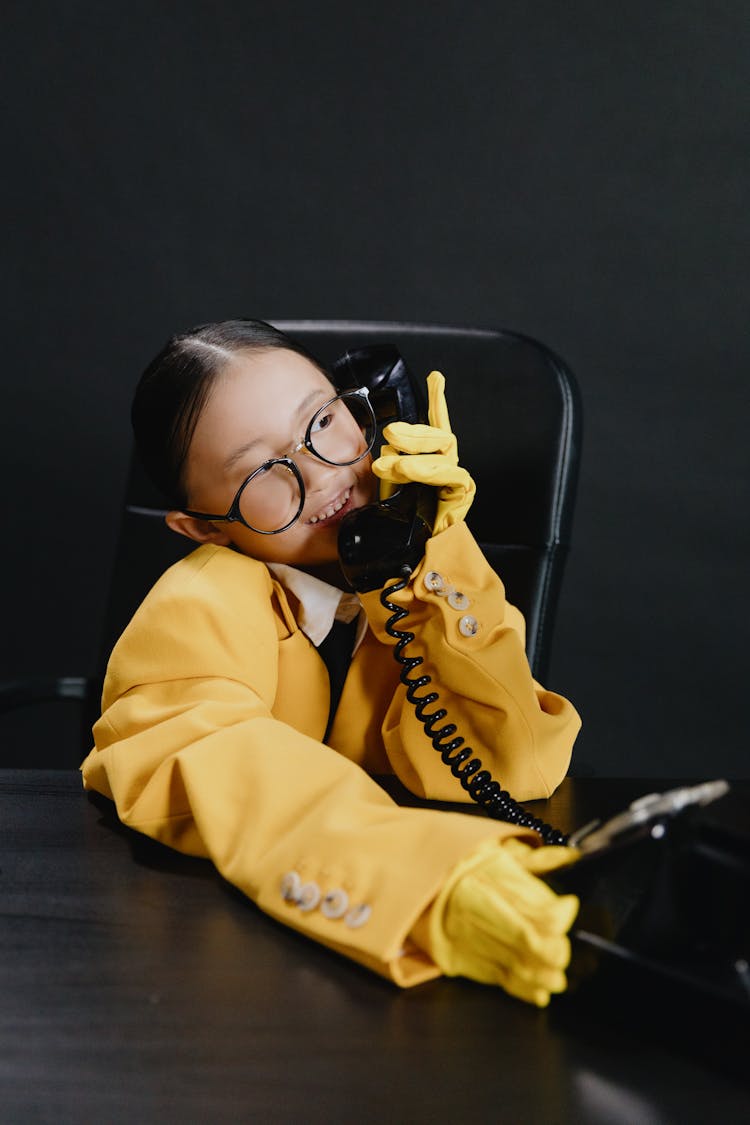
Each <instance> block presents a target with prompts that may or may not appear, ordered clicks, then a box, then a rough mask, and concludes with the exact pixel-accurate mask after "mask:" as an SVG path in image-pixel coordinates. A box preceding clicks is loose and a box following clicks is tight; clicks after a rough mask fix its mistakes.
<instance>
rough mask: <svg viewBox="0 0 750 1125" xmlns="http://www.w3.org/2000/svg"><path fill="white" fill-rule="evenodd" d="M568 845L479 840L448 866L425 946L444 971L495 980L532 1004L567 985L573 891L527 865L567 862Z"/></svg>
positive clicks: (571, 854) (540, 867) (571, 852)
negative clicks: (561, 890) (558, 888)
mask: <svg viewBox="0 0 750 1125" xmlns="http://www.w3.org/2000/svg"><path fill="white" fill-rule="evenodd" d="M578 854H579V853H578V852H577V851H576V850H575V849H573V848H565V847H539V848H532V847H531V846H530V845H528V844H525V843H523V842H522V841H521V840H518V839H510V840H504V841H502V842H501V843H496V842H495V841H487V842H486V843H484V844H482V845H481V846H480V847H479V849H478V850H477V851H475V852H474V853H473V854H472V855H471V856H469V858H468V859H466V860H464V861H463V862H462V863H460V864H459V865H458V866H457V867H456V868H454V870H453V872H452V873H451V875H450V877H449V879H448V881H447V883H446V885H445V886H444V887H443V888H442V890H441V892H440V894H439V895H438V897H437V899H436V900H435V903H434V905H433V907H432V910H431V911H430V917H429V931H428V932H429V944H430V950H429V952H430V953H431V955H432V958H433V960H434V961H435V963H436V964H437V965H438V966H439V967H440V968H441V969H442V970H443V972H444V973H445V974H446V975H447V976H464V977H469V978H470V979H471V980H476V981H481V982H483V983H484V984H499V985H501V986H502V987H503V988H504V989H505V991H506V992H509V993H510V994H511V995H512V996H516V997H518V998H519V999H520V1000H526V1001H527V1002H528V1003H530V1004H536V1005H537V1006H538V1007H540V1008H544V1007H546V1006H547V1004H548V1003H549V1000H550V994H551V993H553V992H564V991H565V988H566V987H567V981H566V979H565V969H566V968H567V966H568V964H569V962H570V941H569V939H568V938H567V936H566V934H567V931H568V930H569V929H570V927H571V925H572V924H573V920H574V918H575V916H576V914H577V913H578V907H579V902H578V899H577V898H576V896H575V895H556V894H555V892H554V891H553V890H552V889H551V888H550V887H548V886H547V884H546V883H543V882H542V881H541V880H540V879H537V878H536V876H535V875H534V874H532V872H534V871H538V872H543V871H551V870H553V869H554V868H556V867H560V866H562V865H564V864H566V863H571V862H574V861H575V860H576V859H577V858H578Z"/></svg>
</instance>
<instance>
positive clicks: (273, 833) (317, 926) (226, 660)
mask: <svg viewBox="0 0 750 1125" xmlns="http://www.w3.org/2000/svg"><path fill="white" fill-rule="evenodd" d="M434 573H437V574H439V575H440V576H441V577H442V578H443V580H444V589H445V588H446V587H452V588H453V589H455V590H456V591H459V592H461V593H463V594H464V595H465V597H466V598H468V601H469V605H468V606H467V605H466V604H465V602H464V600H463V599H455V598H453V599H449V598H447V597H446V596H445V595H444V592H443V594H442V595H441V594H440V593H437V592H435V590H434V589H433V586H434V585H435V583H434V582H432V581H431V580H430V578H429V577H428V576H429V575H431V574H434ZM395 600H397V601H400V602H401V603H402V604H403V605H404V606H405V607H406V608H408V610H409V619H408V628H410V629H411V630H413V631H414V633H415V634H416V639H415V641H414V642H413V643H412V645H411V646H410V648H409V653H410V654H412V653H414V654H419V655H422V656H423V657H424V661H425V663H424V669H425V670H426V671H427V672H429V673H430V675H431V676H432V677H433V680H434V684H435V686H436V688H437V689H438V690H439V692H440V704H441V706H445V707H446V708H447V711H448V716H449V719H450V720H451V721H454V722H456V724H457V726H458V728H459V731H460V733H461V734H462V735H463V736H464V737H465V738H466V740H467V742H468V743H469V744H470V745H471V746H472V747H474V749H475V751H476V752H477V753H478V754H479V756H480V757H481V758H482V759H483V762H484V764H485V766H486V767H487V768H488V769H489V770H490V771H491V772H492V774H493V776H494V777H496V778H498V779H499V780H501V781H502V784H503V786H504V787H505V788H507V789H508V790H509V791H510V792H511V793H512V794H513V795H514V796H515V797H516V798H517V799H520V800H524V799H529V798H533V797H543V796H547V795H549V794H550V793H551V792H552V790H553V789H554V787H555V786H556V785H557V784H558V783H559V781H560V780H561V779H562V777H563V776H564V774H565V772H566V769H567V766H568V761H569V757H570V752H571V748H572V744H573V741H574V739H575V736H576V734H577V732H578V729H579V726H580V721H579V719H578V716H577V714H576V712H575V710H574V709H573V707H572V706H571V705H570V704H569V703H568V702H567V701H566V700H564V699H563V698H562V697H560V696H558V695H555V694H554V693H552V692H547V691H545V690H544V689H543V688H541V687H540V686H539V685H538V684H536V683H535V682H534V681H533V679H532V677H531V674H530V672H529V667H528V663H527V661H526V658H525V655H524V648H523V619H522V617H521V615H520V614H519V613H518V611H517V610H515V609H514V608H513V607H511V606H510V605H508V604H507V603H506V602H505V597H504V591H503V586H502V583H501V582H500V581H499V579H498V578H497V576H496V575H495V574H494V572H493V571H492V569H491V568H490V567H489V565H488V564H487V562H486V561H485V559H484V557H483V555H482V554H481V552H480V550H479V548H478V547H477V545H476V544H475V543H474V541H473V539H472V537H471V535H470V533H469V531H468V529H467V528H466V526H465V525H464V524H461V523H459V524H455V525H454V526H453V527H450V528H448V529H447V530H445V531H443V532H442V533H441V534H440V535H437V536H435V537H434V538H433V539H431V540H430V541H429V542H428V545H427V551H426V555H425V558H424V559H423V560H422V563H421V564H420V566H419V567H418V568H417V570H416V571H415V573H414V576H413V579H412V581H411V583H410V585H409V587H408V588H407V589H406V590H404V591H403V592H402V593H401V594H400V595H398V596H397V597H396V599H395ZM452 602H453V603H456V604H459V605H460V606H461V608H454V607H453V605H452V604H451V603H452ZM363 603H364V605H365V610H366V612H367V616H368V619H369V623H370V629H369V630H368V632H367V634H366V635H365V639H364V641H363V643H362V645H361V646H360V648H359V649H358V650H357V652H356V654H355V656H354V659H353V661H352V664H351V667H350V670H349V673H348V676H347V679H346V682H345V684H344V689H343V693H342V696H341V700H340V703H339V707H338V710H337V713H336V718H335V721H334V723H333V726H332V729H331V732H330V735H329V738H328V744H327V745H324V744H323V743H322V741H321V740H322V738H323V737H324V732H325V729H326V723H327V719H328V708H329V685H328V672H327V669H326V666H325V664H324V662H323V660H322V659H321V657H320V655H319V653H318V652H317V650H316V649H315V648H314V647H313V645H312V644H311V643H310V641H309V640H308V638H307V637H306V636H305V634H304V633H303V632H302V631H301V629H300V628H299V626H298V624H297V620H296V617H295V605H294V603H293V599H292V597H291V595H287V594H286V593H285V591H284V589H283V588H282V587H281V586H280V585H279V583H278V582H277V581H275V580H274V579H273V578H272V576H271V574H270V573H269V571H268V569H267V568H266V566H265V565H263V564H262V563H259V562H257V561H255V560H253V559H250V558H247V557H246V556H244V555H241V554H238V553H236V552H234V551H232V550H230V549H228V548H226V547H216V546H202V547H200V548H198V549H197V550H196V551H194V552H193V553H192V554H191V555H189V556H188V557H187V558H186V559H183V560H182V561H181V562H179V563H177V564H176V565H175V566H173V567H172V568H171V569H170V570H168V571H167V572H166V574H165V575H164V576H163V577H162V578H161V579H160V580H159V581H158V582H157V583H156V585H155V586H154V588H153V590H152V591H151V592H150V594H149V595H148V596H147V598H146V599H145V601H144V602H143V604H142V605H141V607H140V609H139V610H138V611H137V613H136V614H135V616H134V618H133V620H132V621H131V623H130V625H129V626H128V628H127V629H126V630H125V632H124V634H123V636H122V637H121V639H120V640H119V642H118V644H117V645H116V647H115V649H114V652H113V653H112V657H111V659H110V663H109V667H108V670H107V676H106V680H105V684H104V693H103V699H102V716H101V718H100V719H99V721H98V722H97V724H96V725H95V727H94V740H95V747H94V749H93V750H92V751H91V753H90V754H89V755H88V757H87V758H86V760H85V761H84V763H83V765H82V767H81V768H82V771H83V779H84V785H85V786H86V787H87V788H93V789H96V790H98V791H99V792H101V793H103V794H105V795H106V796H107V797H110V798H111V799H113V800H114V801H115V802H116V805H117V809H118V813H119V816H120V818H121V819H122V821H123V822H124V823H125V824H128V825H130V826H131V827H132V828H134V829H137V830H138V831H141V832H144V833H146V834H147V835H149V836H152V837H154V838H155V839H157V840H160V841H161V842H163V843H165V844H168V845H170V846H172V847H174V848H177V849H178V850H180V851H182V852H186V853H188V854H191V855H197V856H204V857H208V858H210V859H211V860H212V861H213V862H214V863H215V865H216V867H217V868H218V870H219V871H220V872H221V874H222V875H223V876H224V877H225V878H226V879H228V880H229V881H230V882H231V883H233V884H235V885H236V886H237V887H239V888H240V889H241V890H242V891H243V892H244V893H245V894H247V895H248V896H249V897H250V898H251V899H252V900H254V901H255V902H256V903H257V904H258V905H259V907H260V908H261V909H262V910H264V911H266V912H267V913H268V914H270V915H272V916H273V917H274V918H277V919H279V920H280V921H282V922H284V923H285V924H287V925H290V926H292V927H294V928H296V929H298V930H300V931H302V932H304V933H305V934H307V935H309V936H310V937H312V938H314V939H315V940H317V941H319V942H322V943H324V944H325V945H327V946H330V947H331V948H333V949H336V950H338V951H340V952H342V953H344V954H346V955H347V956H350V957H352V958H354V959H356V960H357V961H360V962H361V963H363V964H365V965H367V966H369V967H370V968H372V969H374V970H375V971H377V972H379V973H382V974H383V975H385V976H388V977H390V978H391V979H393V980H395V981H396V982H397V983H399V984H401V985H408V984H414V983H417V982H418V981H421V980H425V979H428V978H429V977H431V976H435V975H438V972H439V970H438V969H437V967H436V966H435V965H434V964H433V963H432V962H431V960H430V959H429V958H428V957H427V956H426V954H424V953H422V952H421V951H420V950H419V949H418V948H417V947H416V946H415V945H414V944H413V943H412V942H410V940H409V934H410V932H411V930H412V928H413V927H414V925H415V923H416V922H417V920H418V919H419V917H420V915H421V914H422V913H423V912H424V911H425V910H426V909H427V907H428V906H429V905H430V903H431V902H432V900H433V899H434V898H435V896H436V894H437V893H438V891H439V889H440V887H441V886H442V884H443V883H444V881H445V879H446V877H447V875H448V874H449V872H450V871H451V869H452V868H453V867H454V866H455V865H456V864H457V863H458V861H459V860H461V859H462V858H463V857H464V856H466V855H467V854H468V853H469V852H471V851H472V850H473V849H474V848H475V847H476V846H477V845H478V844H479V843H480V842H481V841H482V840H485V839H488V838H491V839H500V838H502V837H504V836H508V835H511V834H521V835H524V836H527V837H528V836H529V834H528V833H519V830H518V829H515V828H513V827H511V826H509V825H506V824H502V823H499V822H497V821H492V820H489V819H488V818H485V817H483V816H467V815H464V814H459V813H454V812H442V811H434V810H429V809H412V808H402V807H399V806H397V805H396V804H395V803H394V802H393V801H392V800H391V799H390V797H388V796H387V794H386V793H385V792H384V791H383V789H382V788H381V787H380V786H379V785H378V784H377V783H376V782H375V781H373V780H372V778H371V777H370V776H369V773H370V772H373V773H387V772H390V771H393V772H395V773H396V774H397V775H398V776H399V778H400V779H401V780H402V781H403V782H404V784H405V785H407V786H408V787H409V788H410V789H411V790H412V791H413V792H414V793H416V794H419V795H423V796H427V797H430V798H436V799H445V800H451V801H464V800H466V795H465V794H464V792H463V790H462V789H461V787H460V785H459V783H458V781H456V779H455V778H453V777H452V775H451V774H450V772H449V770H448V768H447V767H446V766H445V765H444V763H443V762H441V760H440V758H439V756H438V754H436V752H435V750H434V749H433V748H432V746H431V745H430V743H429V741H428V739H427V738H426V736H425V733H424V731H423V729H422V726H421V724H420V723H419V722H418V721H417V720H416V718H415V716H414V712H413V708H412V706H411V705H410V704H409V703H408V701H406V699H405V689H404V688H403V687H402V686H401V685H400V683H399V682H398V674H399V668H398V666H397V665H396V663H395V661H394V660H393V656H392V652H391V648H392V642H391V641H390V640H389V639H387V637H386V634H385V632H384V623H385V621H386V620H387V618H388V616H389V615H388V613H387V612H386V611H385V610H384V609H383V608H382V606H381V605H380V603H379V596H378V593H377V592H375V593H372V594H367V595H364V597H363ZM467 615H469V616H471V617H472V618H473V619H474V621H475V623H476V628H475V629H474V627H473V626H472V630H471V631H469V630H467V629H466V626H465V625H464V626H463V631H462V627H461V622H462V620H463V619H464V618H465V617H466V616H467ZM466 632H469V633H470V635H465V633H466ZM472 634H473V635H472Z"/></svg>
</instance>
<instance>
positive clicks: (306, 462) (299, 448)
mask: <svg viewBox="0 0 750 1125" xmlns="http://www.w3.org/2000/svg"><path fill="white" fill-rule="evenodd" d="M301 453H304V454H306V456H305V457H304V458H303V457H300V456H298V455H299V454H301ZM289 456H290V457H292V458H293V459H294V463H295V465H296V466H297V468H298V469H299V471H300V472H301V474H302V479H303V481H304V482H305V491H306V492H310V493H314V492H315V491H316V486H317V488H319V487H320V483H319V482H320V481H321V480H322V481H323V482H324V483H325V481H326V480H327V478H328V475H329V473H330V470H331V469H336V468H338V466H337V465H329V464H328V462H327V461H321V459H320V457H316V455H315V454H314V453H313V451H312V450H311V449H308V448H307V446H306V445H305V443H304V441H300V442H298V443H297V445H295V447H294V449H292V451H291V452H290V454H289Z"/></svg>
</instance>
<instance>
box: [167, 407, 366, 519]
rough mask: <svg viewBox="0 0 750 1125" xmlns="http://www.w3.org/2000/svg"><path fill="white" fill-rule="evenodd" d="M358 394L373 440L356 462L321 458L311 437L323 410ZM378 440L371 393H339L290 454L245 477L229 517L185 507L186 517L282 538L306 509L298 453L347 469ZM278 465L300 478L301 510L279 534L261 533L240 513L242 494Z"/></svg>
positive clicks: (275, 459)
mask: <svg viewBox="0 0 750 1125" xmlns="http://www.w3.org/2000/svg"><path fill="white" fill-rule="evenodd" d="M355 395H356V396H358V397H359V398H361V399H362V400H363V401H364V403H365V405H366V406H367V409H368V411H369V414H370V420H371V422H372V440H371V441H370V443H369V445H368V446H367V448H366V449H365V450H364V452H363V453H360V455H359V456H358V457H355V458H354V459H353V460H352V461H329V460H328V458H327V457H321V455H320V454H319V453H317V452H316V450H315V447H314V446H313V443H312V439H311V437H310V431H311V430H312V426H313V422H314V421H315V419H316V418H317V417H318V415H319V414H320V413H321V412H322V411H323V410H325V409H326V408H327V407H329V406H330V405H331V404H332V403H334V402H336V401H337V399H340V398H347V397H349V398H350V397H352V396H355ZM355 421H356V419H355ZM376 438H377V419H376V417H375V411H374V410H373V408H372V403H371V402H370V392H369V390H368V388H367V387H356V388H355V389H354V390H349V391H339V393H338V394H335V395H333V397H332V398H329V399H328V401H327V402H324V403H323V405H322V406H319V407H318V409H317V410H316V411H315V413H314V414H313V416H312V418H311V419H310V421H309V422H308V424H307V429H306V430H305V435H304V437H303V438H302V440H301V441H298V442H297V444H296V445H295V446H294V448H293V449H292V450H291V451H290V452H289V453H288V454H286V455H285V456H284V457H270V458H269V459H268V460H267V461H264V462H263V464H262V465H259V466H258V468H257V469H253V471H252V473H250V474H249V475H248V476H246V477H245V479H244V480H243V482H242V484H241V485H240V487H239V488H238V489H237V491H236V492H235V494H234V499H233V500H232V503H231V504H230V505H229V509H228V511H227V512H226V514H225V515H223V516H221V515H212V514H211V513H210V512H196V511H193V510H192V509H190V508H182V509H181V511H183V512H184V513H185V515H186V516H192V517H193V518H194V519H199V520H209V521H211V522H213V523H241V524H242V525H243V526H244V527H246V528H247V529H248V530H249V531H253V532H255V534H256V535H280V534H281V533H282V531H288V530H289V528H290V527H291V526H292V524H294V523H296V522H297V520H298V519H299V518H300V516H301V515H302V509H303V508H304V506H305V482H304V481H303V479H302V473H301V472H300V470H299V467H298V466H297V464H296V463H295V461H294V460H293V457H294V455H295V454H296V453H299V451H300V449H306V450H307V452H308V453H309V454H310V456H311V457H314V458H315V459H316V460H317V461H322V462H323V464H324V465H336V466H340V467H342V468H346V466H347V465H356V464H357V463H358V462H359V461H361V460H362V459H363V458H364V457H366V456H367V454H368V453H369V452H370V451H371V450H372V447H373V446H374V444H375V440H376ZM274 465H283V466H284V468H285V469H288V470H289V472H291V473H292V475H293V476H294V477H295V478H296V481H297V485H298V487H299V497H300V499H299V507H298V508H297V511H296V512H295V514H294V515H293V516H292V518H291V519H290V520H289V522H288V523H285V524H284V526H283V527H277V528H276V530H275V531H261V530H260V528H258V527H253V525H252V524H251V523H248V522H247V520H246V519H245V517H244V516H243V515H242V513H241V512H240V498H241V496H242V493H243V492H244V491H245V489H246V488H247V486H248V485H249V484H250V481H251V480H254V479H255V477H257V476H259V475H260V473H263V472H267V471H268V470H269V469H270V468H272V467H273V466H274Z"/></svg>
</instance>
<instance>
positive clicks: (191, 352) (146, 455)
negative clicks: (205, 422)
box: [130, 320, 327, 508]
mask: <svg viewBox="0 0 750 1125" xmlns="http://www.w3.org/2000/svg"><path fill="white" fill-rule="evenodd" d="M268 348H282V349H285V350H286V351H292V352H296V353H297V355H301V356H303V357H304V358H305V359H308V360H310V362H311V363H313V364H314V365H315V366H316V367H317V368H319V370H321V371H323V373H324V374H325V375H326V377H327V372H325V370H324V369H323V367H322V366H321V365H320V363H319V362H318V361H317V360H316V359H315V357H314V356H312V355H311V354H310V352H308V350H307V349H306V348H305V347H303V345H302V344H299V343H297V341H296V340H292V339H290V337H289V336H287V335H285V334H284V333H283V332H281V331H279V329H278V328H274V327H273V325H271V324H267V323H266V322H265V321H263V320H224V321H220V322H218V323H215V324H201V325H199V326H198V327H197V328H191V329H189V331H187V332H182V333H180V334H178V335H175V336H172V337H171V339H170V340H168V341H167V343H166V344H165V346H164V347H163V348H162V350H161V351H160V352H159V354H158V355H157V356H155V357H154V358H153V359H152V360H151V362H150V363H149V365H148V367H147V368H146V370H145V371H144V372H143V375H142V376H141V378H140V380H139V382H138V386H137V387H136V390H135V395H134V397H133V405H132V407H131V411H130V419H131V422H132V425H133V433H134V436H135V444H136V449H137V450H138V454H139V456H140V458H141V461H142V462H143V466H144V468H145V470H146V472H147V473H148V475H149V477H150V478H151V480H152V481H153V483H154V484H155V485H156V487H157V488H158V489H159V491H160V492H161V493H163V495H164V497H165V499H166V500H167V501H168V502H169V504H170V506H171V507H174V508H184V507H186V505H187V495H186V492H185V462H186V459H187V454H188V450H189V449H190V443H191V441H192V439H193V434H194V432H195V427H196V425H197V424H198V419H199V418H200V416H201V412H202V410H203V408H204V406H205V404H206V400H207V399H208V396H209V394H210V393H211V388H212V386H213V383H214V380H215V379H216V377H217V375H219V374H220V373H221V371H222V370H223V369H224V367H225V366H226V364H227V363H229V362H230V361H231V360H232V358H233V356H234V355H235V354H236V353H237V352H246V351H263V350H266V349H268Z"/></svg>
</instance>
